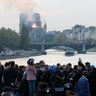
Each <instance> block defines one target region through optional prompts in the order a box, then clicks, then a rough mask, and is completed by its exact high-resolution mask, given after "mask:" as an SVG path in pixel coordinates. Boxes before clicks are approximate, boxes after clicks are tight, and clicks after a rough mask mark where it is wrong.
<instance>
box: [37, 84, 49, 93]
mask: <svg viewBox="0 0 96 96" xmlns="http://www.w3.org/2000/svg"><path fill="white" fill-rule="evenodd" d="M47 90H48V84H47V83H46V82H40V83H39V84H38V91H39V92H40V91H42V92H43V91H44V92H47Z"/></svg>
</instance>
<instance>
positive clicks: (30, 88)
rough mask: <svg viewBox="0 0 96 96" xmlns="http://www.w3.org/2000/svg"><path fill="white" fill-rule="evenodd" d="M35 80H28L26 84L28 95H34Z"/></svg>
mask: <svg viewBox="0 0 96 96" xmlns="http://www.w3.org/2000/svg"><path fill="white" fill-rule="evenodd" d="M35 82H36V80H29V81H28V85H29V96H34V94H35V91H36V88H35Z"/></svg>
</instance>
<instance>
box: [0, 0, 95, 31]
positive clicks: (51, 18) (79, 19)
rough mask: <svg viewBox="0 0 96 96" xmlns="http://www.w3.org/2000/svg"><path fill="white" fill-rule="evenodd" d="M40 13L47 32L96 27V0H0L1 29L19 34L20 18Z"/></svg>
mask: <svg viewBox="0 0 96 96" xmlns="http://www.w3.org/2000/svg"><path fill="white" fill-rule="evenodd" d="M24 12H27V13H28V14H30V16H31V15H32V14H33V13H35V12H38V13H40V15H41V20H42V23H44V22H46V23H47V31H52V30H56V31H63V30H65V29H71V28H72V27H73V26H74V25H76V24H80V25H85V27H89V26H96V0H0V28H2V27H5V28H11V29H12V30H16V32H19V16H20V14H21V13H24Z"/></svg>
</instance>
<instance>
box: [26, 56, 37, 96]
mask: <svg viewBox="0 0 96 96" xmlns="http://www.w3.org/2000/svg"><path fill="white" fill-rule="evenodd" d="M27 64H28V65H27V66H26V74H27V80H28V86H29V96H34V94H35V91H36V84H35V83H36V75H37V70H36V68H35V65H34V59H33V58H30V59H28V61H27Z"/></svg>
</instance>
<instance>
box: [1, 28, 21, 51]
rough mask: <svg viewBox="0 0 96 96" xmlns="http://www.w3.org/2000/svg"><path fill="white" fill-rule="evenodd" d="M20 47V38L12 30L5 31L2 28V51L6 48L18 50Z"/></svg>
mask: <svg viewBox="0 0 96 96" xmlns="http://www.w3.org/2000/svg"><path fill="white" fill-rule="evenodd" d="M19 45H20V37H19V35H18V34H17V33H16V32H15V31H12V30H11V29H10V28H8V29H5V28H4V27H2V28H1V29H0V51H1V50H3V49H4V48H6V47H7V48H10V49H17V48H19Z"/></svg>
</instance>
